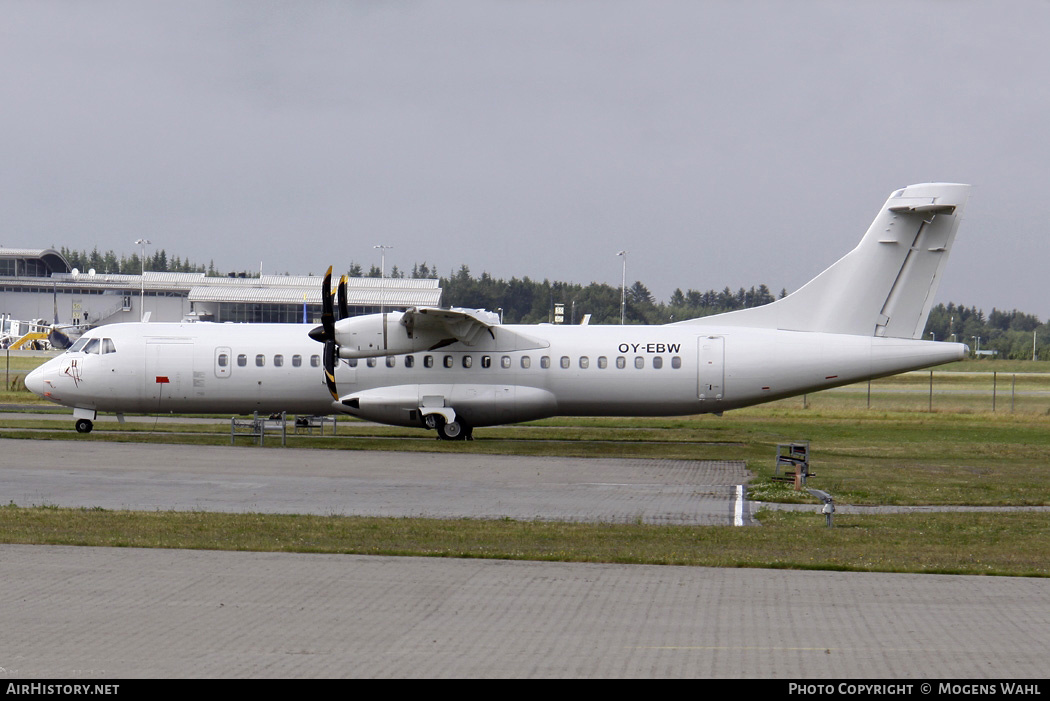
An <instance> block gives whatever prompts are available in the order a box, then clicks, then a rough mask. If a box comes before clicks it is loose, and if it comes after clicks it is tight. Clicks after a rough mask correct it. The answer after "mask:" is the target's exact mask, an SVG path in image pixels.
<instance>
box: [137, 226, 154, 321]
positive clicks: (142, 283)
mask: <svg viewBox="0 0 1050 701" xmlns="http://www.w3.org/2000/svg"><path fill="white" fill-rule="evenodd" d="M135 243H137V244H138V245H139V246H141V247H142V258H141V259H140V261H139V262H141V263H142V275H141V277H140V279H139V318H140V319H142V318H144V317H145V316H146V246H147V245H149V244H151V243H153V242H152V241H150V240H149V239H138V240H136V241H135Z"/></svg>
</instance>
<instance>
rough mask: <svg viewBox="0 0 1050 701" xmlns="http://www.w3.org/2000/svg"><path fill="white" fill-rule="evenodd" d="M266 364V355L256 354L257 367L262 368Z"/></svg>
mask: <svg viewBox="0 0 1050 701" xmlns="http://www.w3.org/2000/svg"><path fill="white" fill-rule="evenodd" d="M265 365H266V356H265V355H263V354H262V353H260V354H259V355H257V356H255V367H257V368H261V367H263V366H265Z"/></svg>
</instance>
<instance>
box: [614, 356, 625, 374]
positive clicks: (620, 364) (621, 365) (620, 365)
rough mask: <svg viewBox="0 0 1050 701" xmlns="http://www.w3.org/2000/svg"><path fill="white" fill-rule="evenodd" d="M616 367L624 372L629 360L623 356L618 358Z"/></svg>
mask: <svg viewBox="0 0 1050 701" xmlns="http://www.w3.org/2000/svg"><path fill="white" fill-rule="evenodd" d="M616 367H617V369H619V370H623V369H624V368H625V367H627V358H625V357H623V356H622V355H621V356H618V357H617V358H616Z"/></svg>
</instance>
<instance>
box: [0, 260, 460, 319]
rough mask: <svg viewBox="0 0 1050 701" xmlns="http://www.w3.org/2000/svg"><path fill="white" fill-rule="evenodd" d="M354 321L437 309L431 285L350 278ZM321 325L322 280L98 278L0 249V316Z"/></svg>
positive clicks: (92, 273) (435, 289) (437, 293)
mask: <svg viewBox="0 0 1050 701" xmlns="http://www.w3.org/2000/svg"><path fill="white" fill-rule="evenodd" d="M347 302H348V305H349V307H350V313H351V314H352V315H357V314H371V313H374V312H379V311H381V310H382V309H383V308H386V309H390V310H394V309H408V308H409V307H415V306H428V307H436V306H439V305H440V303H441V288H440V286H439V285H438V280H436V279H429V278H428V279H414V278H371V277H355V278H350V279H349V283H348V285H347ZM143 312H146V313H149V315H150V317H149V318H150V321H190V320H192V321H215V322H253V323H296V322H302V321H304V315H305V320H306V321H307V322H308V323H320V319H321V278H320V277H315V276H312V275H262V276H260V277H255V278H252V277H239V276H237V277H233V276H227V277H208V276H207V275H205V274H204V273H160V272H148V271H147V272H146V273H144V274H143V275H119V274H113V273H99V272H97V271H94V270H89V271H79V270H76V269H75V268H71V267H70V265H69V263H68V262H67V261H66V259H65V258H64V257H63V256H62V255H61V254H60V253H59V252H58V251H55V250H52V249H21V248H0V316H3V317H6V318H9V319H23V320H30V319H42V320H44V322H46V323H49V324H50V323H53V324H55V325H66V324H72V325H80V324H84V325H89V324H90V325H93V326H101V325H104V324H114V323H118V322H124V321H140V320H141V319H142V315H143Z"/></svg>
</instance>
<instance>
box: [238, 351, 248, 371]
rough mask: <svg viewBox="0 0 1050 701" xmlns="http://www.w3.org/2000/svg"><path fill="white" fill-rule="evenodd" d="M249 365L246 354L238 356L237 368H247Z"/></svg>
mask: <svg viewBox="0 0 1050 701" xmlns="http://www.w3.org/2000/svg"><path fill="white" fill-rule="evenodd" d="M247 365H248V356H246V355H245V354H244V353H241V354H240V355H238V356H237V367H239V368H243V367H246V366H247Z"/></svg>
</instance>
